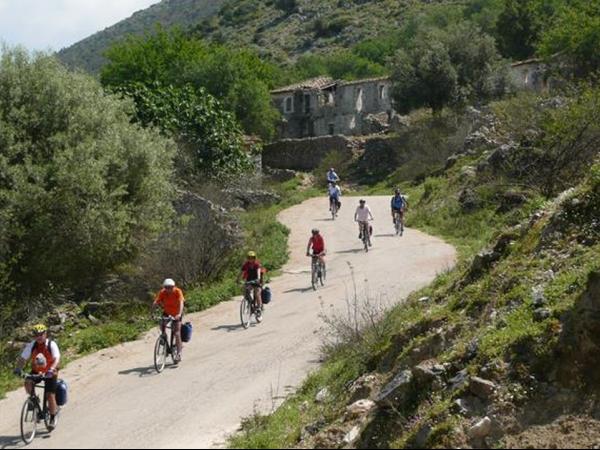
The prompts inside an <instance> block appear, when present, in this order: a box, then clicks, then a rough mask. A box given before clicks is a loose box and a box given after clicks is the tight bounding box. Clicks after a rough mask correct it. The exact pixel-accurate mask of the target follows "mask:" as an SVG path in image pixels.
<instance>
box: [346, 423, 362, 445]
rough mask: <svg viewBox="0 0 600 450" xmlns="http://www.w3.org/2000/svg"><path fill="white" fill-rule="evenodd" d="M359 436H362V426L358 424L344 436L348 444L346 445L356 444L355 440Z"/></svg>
mask: <svg viewBox="0 0 600 450" xmlns="http://www.w3.org/2000/svg"><path fill="white" fill-rule="evenodd" d="M359 436H360V427H359V426H358V425H357V426H355V427H354V428H352V429H351V430H350V431H349V432H348V433H347V434H346V436H344V444H346V445H352V444H354V442H355V441H356V440H357V439H358V437H359Z"/></svg>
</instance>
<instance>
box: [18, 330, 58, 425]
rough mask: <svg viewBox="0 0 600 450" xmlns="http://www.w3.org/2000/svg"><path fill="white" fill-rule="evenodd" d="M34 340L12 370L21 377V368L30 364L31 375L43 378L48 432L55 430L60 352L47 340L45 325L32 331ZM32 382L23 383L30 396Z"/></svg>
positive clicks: (51, 341) (53, 343)
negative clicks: (46, 403) (47, 413)
mask: <svg viewBox="0 0 600 450" xmlns="http://www.w3.org/2000/svg"><path fill="white" fill-rule="evenodd" d="M32 332H33V335H34V337H35V340H33V341H32V342H30V343H29V344H27V346H26V347H25V349H24V350H23V353H21V358H20V359H19V362H18V363H17V368H16V369H15V370H14V373H15V375H17V376H22V375H23V368H24V367H25V365H26V364H27V362H28V361H29V362H31V375H40V376H43V377H44V396H45V397H46V399H47V401H48V411H49V412H50V422H49V424H48V428H49V430H50V431H52V430H54V428H56V414H57V413H58V405H57V403H56V389H57V383H58V366H59V364H60V350H59V348H58V345H57V344H56V342H54V341H53V340H51V339H48V328H47V327H46V325H43V324H38V325H35V326H34V327H33V329H32ZM32 389H33V382H32V381H26V382H25V391H26V392H27V394H28V395H31V391H32Z"/></svg>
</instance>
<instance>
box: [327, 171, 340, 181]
mask: <svg viewBox="0 0 600 450" xmlns="http://www.w3.org/2000/svg"><path fill="white" fill-rule="evenodd" d="M339 179H340V177H338V174H337V173H335V172H327V181H337V180H339Z"/></svg>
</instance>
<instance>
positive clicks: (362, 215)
mask: <svg viewBox="0 0 600 450" xmlns="http://www.w3.org/2000/svg"><path fill="white" fill-rule="evenodd" d="M355 217H356V220H358V221H359V222H368V221H369V217H373V214H371V208H369V205H365V207H364V208H361V207H360V206H359V207H358V208H356V214H355Z"/></svg>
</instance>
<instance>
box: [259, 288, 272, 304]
mask: <svg viewBox="0 0 600 450" xmlns="http://www.w3.org/2000/svg"><path fill="white" fill-rule="evenodd" d="M272 298H273V295H272V292H271V288H270V287H269V286H267V287H266V288H264V289H263V292H262V301H263V303H264V304H265V305H268V304H269V303H271V300H272Z"/></svg>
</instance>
